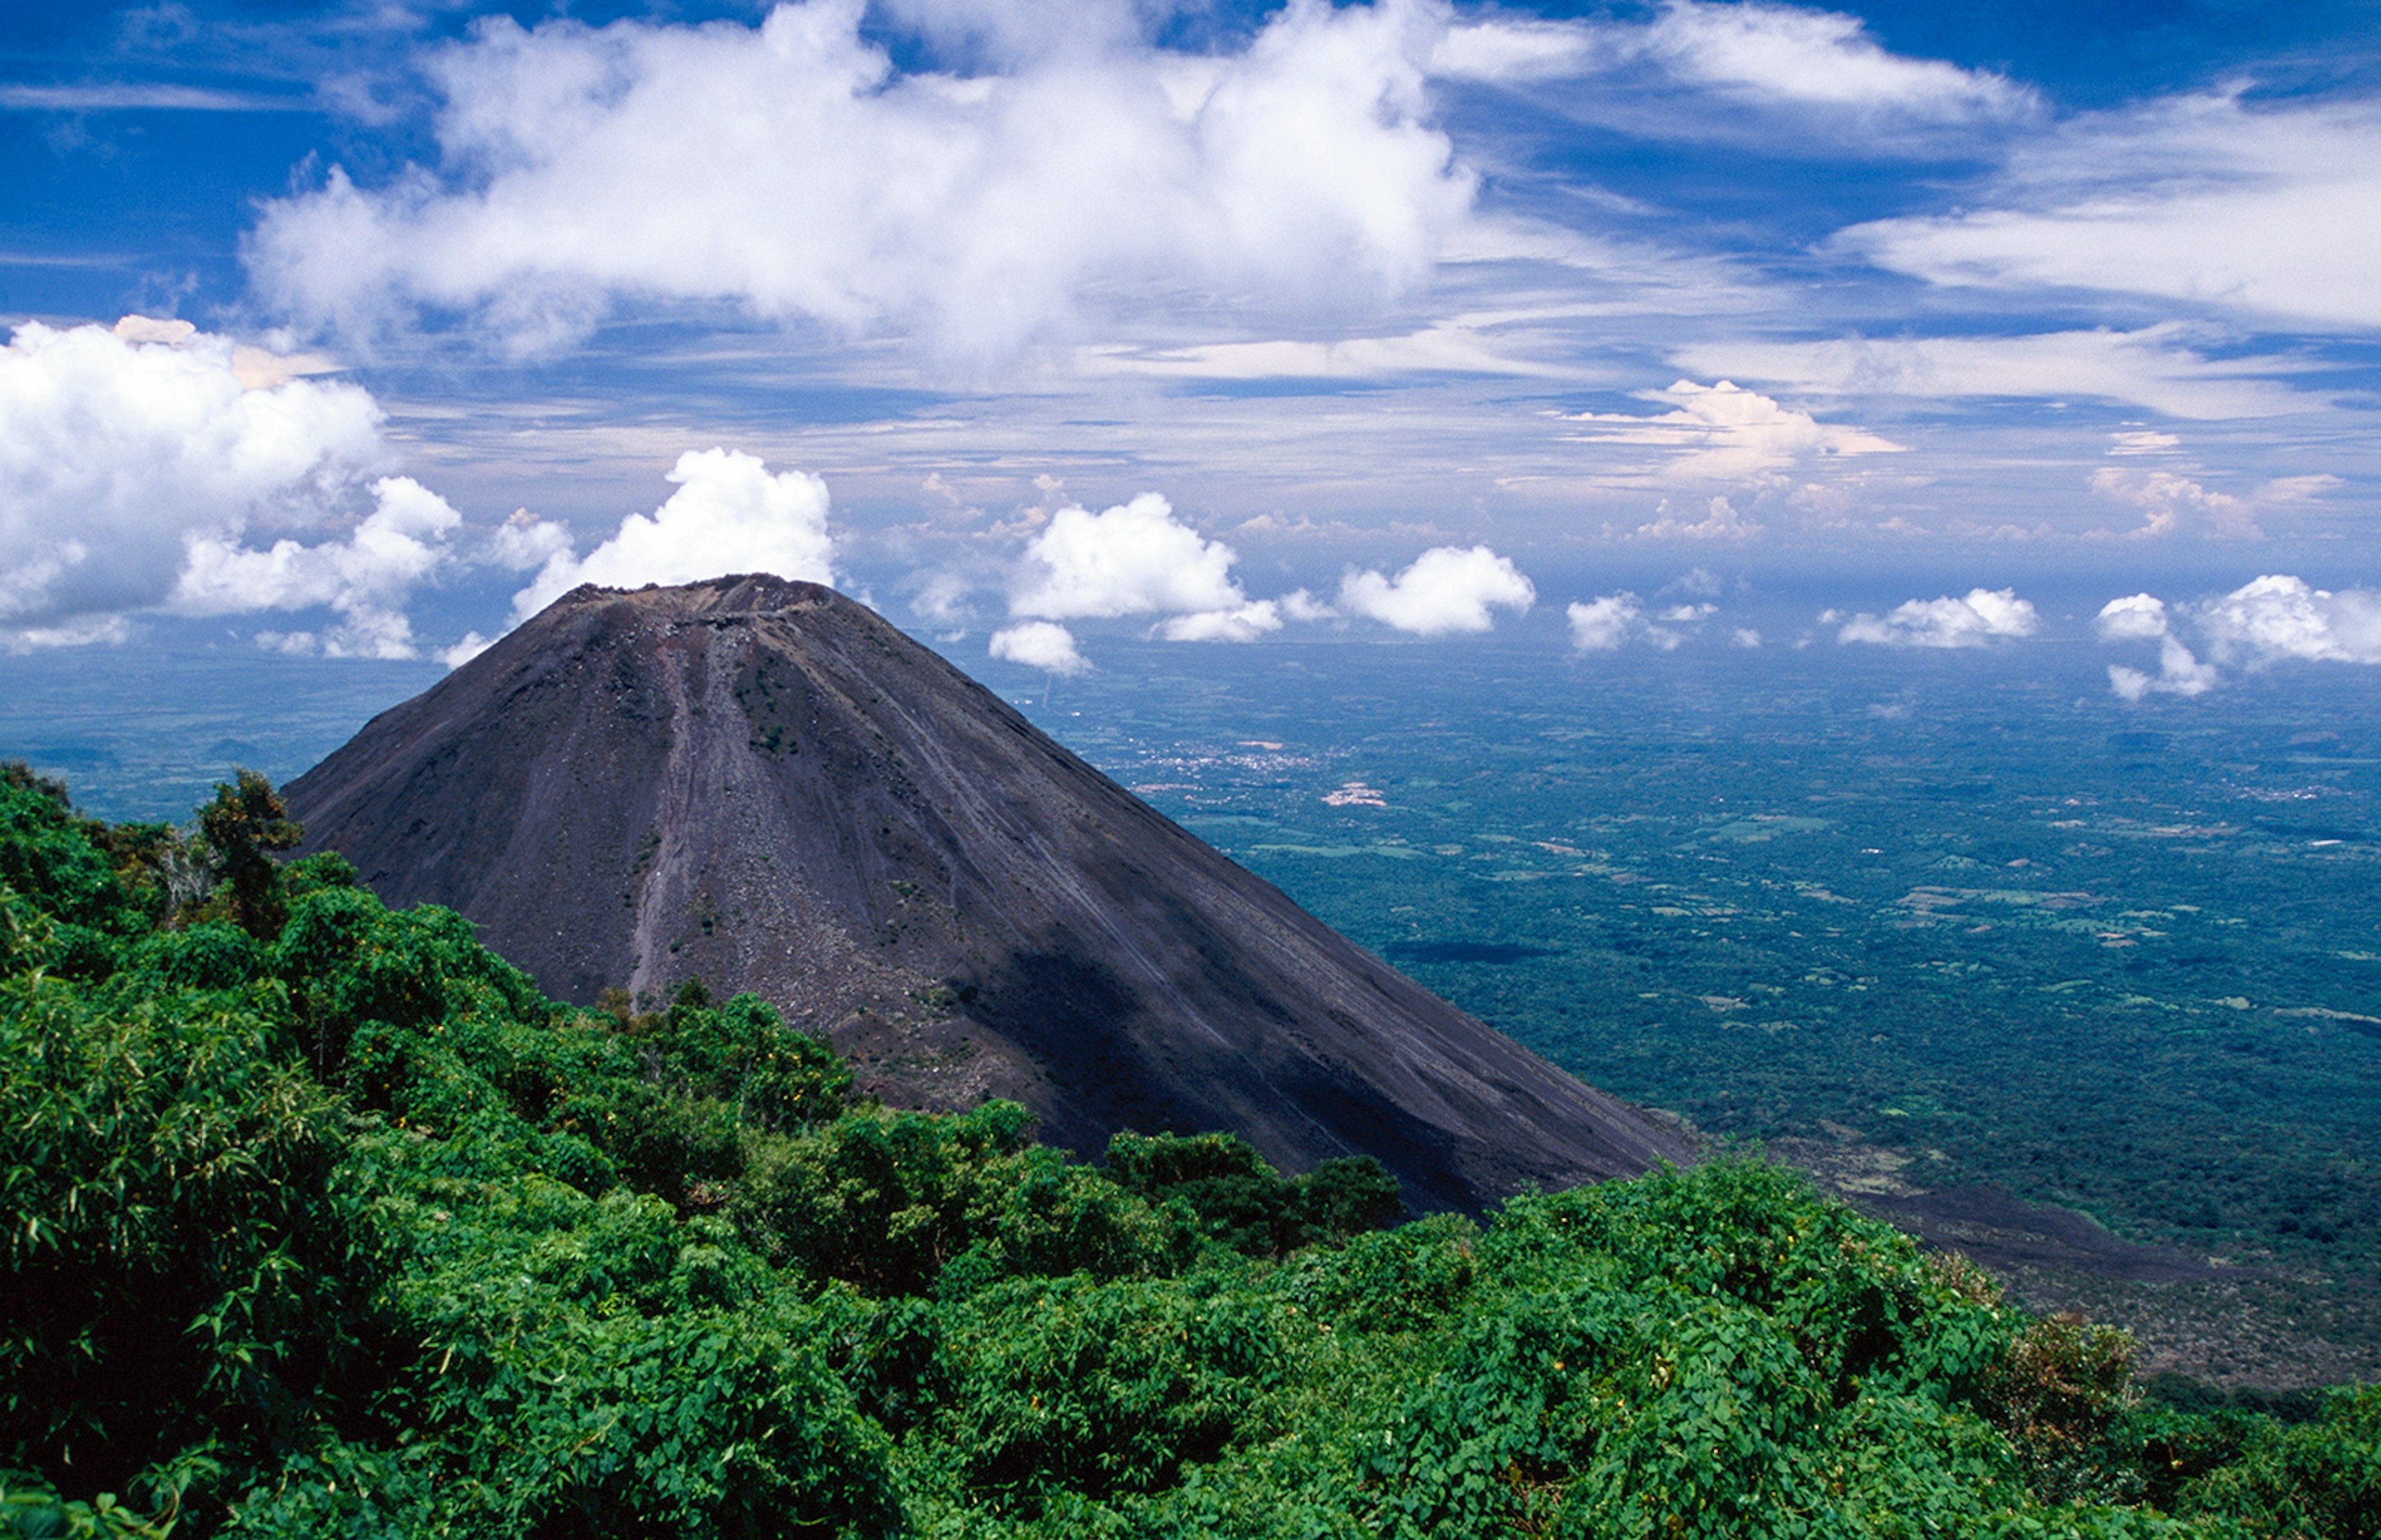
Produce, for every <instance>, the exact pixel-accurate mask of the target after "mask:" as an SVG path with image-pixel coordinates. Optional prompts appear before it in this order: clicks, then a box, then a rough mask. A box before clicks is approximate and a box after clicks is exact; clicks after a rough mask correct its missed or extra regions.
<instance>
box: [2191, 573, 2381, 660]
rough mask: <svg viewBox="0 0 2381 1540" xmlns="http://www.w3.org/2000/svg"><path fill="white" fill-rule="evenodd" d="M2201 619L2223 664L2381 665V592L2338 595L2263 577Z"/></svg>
mask: <svg viewBox="0 0 2381 1540" xmlns="http://www.w3.org/2000/svg"><path fill="white" fill-rule="evenodd" d="M2196 618H2197V620H2198V624H2199V629H2200V631H2201V633H2202V634H2203V635H2204V636H2205V637H2206V639H2207V642H2208V645H2209V649H2210V651H2211V652H2212V653H2213V654H2214V655H2215V657H2216V661H2217V662H2219V663H2231V662H2234V661H2236V660H2237V661H2239V662H2241V663H2244V664H2246V665H2247V666H2250V667H2252V668H2256V667H2262V666H2266V665H2269V664H2274V663H2278V662H2281V661H2283V660H2284V659H2288V658H2302V659H2306V660H2308V661H2311V662H2322V663H2381V593H2369V592H2366V591H2364V590H2363V589H2353V588H2351V589H2345V590H2342V591H2340V592H2338V593H2334V592H2332V591H2330V590H2328V589H2321V588H2316V587H2314V585H2312V584H2311V583H2309V582H2307V581H2306V580H2305V579H2303V578H2295V577H2288V576H2266V577H2261V578H2258V579H2255V580H2254V581H2250V582H2247V583H2243V584H2242V585H2241V587H2239V588H2236V589H2234V590H2233V591H2232V592H2231V593H2227V594H2225V595H2224V596H2223V597H2222V598H2220V599H2216V600H2215V601H2213V602H2212V603H2210V604H2208V605H2205V606H2204V608H2202V609H2200V611H2199V612H2198V615H2197V617H2196Z"/></svg>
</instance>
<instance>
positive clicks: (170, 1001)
mask: <svg viewBox="0 0 2381 1540" xmlns="http://www.w3.org/2000/svg"><path fill="white" fill-rule="evenodd" d="M295 835H296V831H295V829H294V827H293V826H292V825H289V824H288V822H287V818H286V816H285V814H284V813H283V810H282V809H281V807H280V804H279V802H278V800H277V798H276V797H275V794H274V792H273V790H272V788H270V787H269V786H268V785H266V784H265V783H264V782H263V780H262V779H261V778H260V777H256V776H250V775H243V776H241V777H240V778H239V780H238V784H236V785H231V786H226V787H225V788H222V789H221V791H220V793H219V794H218V796H217V798H216V800H215V801H214V803H213V804H211V805H210V806H208V807H206V808H204V809H202V810H201V813H200V815H199V819H198V821H197V824H196V825H195V826H194V827H193V828H191V829H189V830H175V829H172V828H168V827H165V826H162V825H115V826H108V825H100V824H97V823H94V822H92V821H88V820H84V819H81V818H79V817H78V816H76V815H75V813H73V811H72V809H71V807H70V806H69V804H68V802H67V797H66V794H65V792H64V790H63V789H62V788H59V787H57V786H55V784H53V783H49V782H45V781H43V780H40V779H38V778H36V777H34V776H31V775H30V774H28V773H26V772H24V771H23V769H22V768H21V767H13V768H10V769H9V770H7V771H6V773H5V774H0V1130H5V1138H0V1223H5V1227H6V1228H5V1236H6V1239H5V1242H0V1246H4V1247H5V1250H0V1268H5V1277H0V1299H5V1301H6V1305H5V1312H0V1327H5V1330H0V1471H5V1472H6V1474H5V1475H0V1534H6V1533H9V1531H10V1529H11V1528H13V1531H14V1533H16V1534H22V1535H28V1536H32V1535H53V1534H110V1535H134V1534H165V1533H168V1532H170V1533H173V1534H187V1535H215V1534H226V1535H232V1534H238V1535H276V1536H277V1535H293V1534H336V1535H355V1536H382V1535H387V1536H399V1535H405V1536H411V1535H445V1534H452V1535H469V1536H478V1535H486V1534H520V1535H530V1536H569V1535H605V1536H612V1535H618V1536H639V1535H663V1534H671V1535H678V1534H718V1535H727V1536H732V1535H836V1534H855V1535H876V1534H935V1535H939V1534H953V1535H959V1534H970V1535H973V1534H982V1535H987V1536H989V1535H1049V1536H1059V1535H1066V1536H1076V1535H1107V1534H1113V1535H1152V1536H1155V1535H1214V1536H1219V1537H1223V1536H1228V1537H1233V1540H1258V1537H1270V1536H1281V1537H1284V1540H1287V1537H1290V1536H1299V1537H1309V1536H1339V1535H1345V1536H1350V1537H1354V1536H1374V1535H1398V1536H1422V1535H1461V1536H1473V1535H1480V1536H1487V1535H1500V1534H1514V1535H1531V1534H1570V1535H1581V1536H1587V1535H1595V1536H1606V1535H1610V1536H1633V1535H1643V1536H1665V1537H1667V1536H1673V1535H1700V1536H1759V1535H1777V1536H1789V1535H1790V1536H1803V1535H1808V1536H1826V1535H1871V1534H1873V1535H1889V1536H1898V1535H1980V1534H1981V1535H1992V1534H2007V1535H2060V1534H2084V1535H2164V1534H2208V1535H2216V1534H2271V1535H2307V1536H2326V1537H2333V1536H2337V1537H2341V1540H2348V1537H2363V1536H2370V1535H2372V1534H2375V1533H2376V1532H2381V1389H2374V1388H2367V1389H2363V1390H2353V1391H2350V1390H2342V1391H2336V1392H2334V1393H2332V1395H2331V1396H2330V1397H2329V1398H2328V1399H2327V1400H2326V1402H2325V1403H2324V1404H2323V1405H2322V1406H2321V1408H2320V1409H2319V1411H2318V1412H2316V1414H2315V1415H2314V1416H2313V1417H2311V1418H2309V1419H2307V1420H2305V1421H2302V1422H2300V1423H2297V1424H2291V1425H2285V1424H2281V1423H2278V1422H2276V1421H2273V1420H2271V1419H2268V1418H2265V1417H2263V1416H2257V1415H2252V1414H2249V1413H2246V1412H2240V1411H2234V1410H2225V1409H2220V1408H2218V1409H2214V1410H2207V1409H2201V1410H2185V1409H2183V1408H2180V1407H2178V1406H2175V1405H2173V1404H2170V1403H2167V1402H2162V1401H2157V1400H2153V1399H2144V1398H2143V1397H2142V1396H2140V1395H2139V1394H2138V1392H2137V1391H2136V1390H2135V1389H2134V1388H2133V1387H2131V1382H2130V1345H2129V1343H2128V1342H2127V1340H2126V1339H2125V1338H2123V1337H2122V1336H2121V1335H2119V1334H2117V1333H2114V1332H2111V1331H2107V1330H2106V1329H2103V1328H2095V1327H2090V1326H2083V1325H2082V1324H2080V1323H2077V1322H2073V1321H2069V1320H2059V1319H2053V1320H2033V1319H2030V1318H2028V1317H2027V1316H2025V1315H2024V1314H2022V1313H2021V1312H2019V1311H2016V1310H2015V1309H2013V1308H2011V1307H2009V1306H2007V1305H2005V1304H2004V1303H2002V1302H2000V1300H1999V1298H1998V1295H1997V1292H1996V1289H1995V1288H1994V1286H1993V1285H1992V1283H1991V1281H1990V1280H1989V1279H1988V1278H1986V1277H1983V1276H1982V1275H1980V1274H1979V1273H1977V1272H1976V1271H1975V1270H1973V1269H1972V1268H1971V1267H1969V1266H1967V1265H1964V1264H1962V1263H1960V1261H1959V1260H1958V1259H1956V1258H1949V1257H1942V1256H1929V1255H1926V1254H1923V1253H1921V1252H1920V1251H1919V1250H1918V1249H1917V1248H1916V1247H1915V1246H1914V1245H1913V1244H1912V1243H1911V1242H1910V1241H1908V1240H1906V1239H1905V1238H1903V1237H1901V1236H1900V1235H1899V1234H1898V1233H1896V1232H1895V1231H1893V1230H1891V1229H1890V1228H1886V1227H1883V1226H1880V1225H1877V1224H1875V1223H1873V1222H1871V1221H1868V1220H1865V1219H1862V1218H1861V1217H1859V1216H1856V1215H1854V1214H1852V1213H1851V1212H1850V1211H1849V1210H1847V1209H1845V1208H1844V1207H1842V1206H1841V1205H1840V1204H1835V1203H1833V1202H1831V1201H1827V1200H1824V1199H1822V1198H1820V1197H1819V1196H1818V1195H1816V1194H1815V1193H1814V1192H1813V1191H1812V1190H1811V1189H1810V1188H1809V1187H1808V1186H1807V1185H1806V1184H1805V1183H1804V1182H1803V1181H1801V1179H1799V1178H1797V1177H1795V1176H1793V1175H1792V1174H1790V1173H1788V1172H1786V1171H1784V1170H1782V1169H1780V1168H1778V1167H1773V1166H1770V1165H1767V1164H1764V1163H1763V1162H1761V1161H1758V1160H1755V1159H1750V1158H1727V1159H1718V1160H1714V1161H1711V1162H1708V1163H1706V1164H1704V1165H1703V1166H1700V1167H1695V1168H1693V1169H1691V1170H1684V1171H1673V1170H1666V1171H1662V1172H1659V1173H1656V1174H1655V1175H1653V1176H1650V1177H1646V1178H1642V1179H1637V1180H1634V1181H1626V1182H1615V1183H1608V1184H1606V1185H1604V1186H1601V1187H1585V1188H1579V1189H1574V1190H1572V1191H1569V1192H1560V1193H1553V1194H1545V1195H1532V1196H1524V1197H1520V1198H1517V1199H1514V1200H1513V1201H1511V1202H1509V1203H1508V1204H1505V1205H1504V1206H1503V1208H1502V1209H1501V1210H1499V1211H1498V1212H1496V1214H1494V1215H1493V1216H1488V1217H1487V1218H1486V1219H1485V1220H1484V1221H1478V1222H1475V1221H1474V1220H1472V1219H1470V1218H1466V1217H1463V1216H1456V1215H1433V1216H1426V1217H1422V1218H1419V1219H1414V1220H1411V1221H1410V1222H1406V1223H1403V1224H1398V1225H1395V1226H1394V1227H1392V1228H1385V1227H1388V1226H1389V1222H1390V1221H1392V1220H1394V1219H1396V1218H1398V1216H1399V1215H1400V1213H1401V1209H1400V1205H1399V1204H1398V1198H1397V1196H1396V1193H1395V1191H1394V1188H1393V1187H1392V1185H1391V1184H1390V1183H1389V1182H1388V1181H1387V1180H1386V1177H1385V1176H1384V1175H1383V1173H1382V1172H1381V1171H1380V1170H1379V1168H1378V1167H1375V1166H1374V1165H1373V1164H1372V1163H1370V1162H1367V1161H1361V1160H1359V1161H1345V1162H1336V1163H1330V1164H1326V1165H1325V1166H1324V1167H1319V1168H1317V1169H1316V1170H1315V1171H1313V1172H1312V1173H1309V1174H1307V1175H1305V1176H1302V1177H1297V1178H1283V1177H1280V1176H1278V1175H1276V1173H1274V1172H1273V1171H1271V1170H1269V1169H1268V1168H1266V1167H1264V1164H1263V1163H1262V1162H1261V1161H1259V1160H1258V1159H1257V1158H1256V1157H1255V1156H1254V1155H1253V1154H1252V1152H1250V1151H1249V1150H1248V1149H1247V1148H1246V1146H1244V1145H1241V1144H1239V1143H1238V1142H1236V1141H1234V1140H1232V1139H1230V1138H1228V1137H1225V1136H1219V1135H1208V1136H1203V1137H1187V1136H1166V1135H1158V1136H1151V1137H1137V1136H1129V1135H1128V1136H1120V1137H1119V1138H1118V1139H1117V1141H1116V1143H1115V1144H1114V1145H1113V1146H1112V1147H1111V1148H1110V1150H1109V1152H1108V1156H1107V1159H1106V1162H1105V1165H1104V1166H1100V1167H1093V1166H1084V1165H1078V1164H1070V1163H1069V1162H1068V1161H1067V1160H1065V1159H1064V1158H1063V1157H1062V1156H1060V1155H1057V1154H1056V1153H1055V1152H1052V1151H1050V1150H1047V1149H1044V1148H1043V1147H1041V1146H1038V1145H1036V1144H1034V1143H1032V1138H1031V1135H1032V1128H1031V1124H1030V1120H1029V1119H1028V1118H1027V1117H1026V1116H1025V1115H1024V1114H1023V1113H1022V1112H1021V1111H1020V1109H1018V1108H1016V1107H1014V1106H1008V1105H1007V1104H1003V1103H997V1102H995V1103H991V1104H988V1105H986V1106H982V1107H979V1108H977V1109H975V1110H973V1111H971V1112H968V1113H965V1114H961V1115H955V1116H928V1115H922V1114H915V1113H904V1112H894V1111H888V1110H885V1109H884V1108H881V1107H878V1106H870V1105H864V1104H856V1103H854V1102H853V1100H852V1099H851V1097H850V1095H849V1084H850V1076H849V1071H848V1070H847V1069H846V1068H845V1067H844V1066H843V1065H842V1064H841V1063H840V1062H839V1061H838V1060H837V1059H836V1057H835V1055H834V1054H833V1053H832V1052H831V1051H830V1050H829V1049H828V1048H827V1047H826V1046H824V1045H822V1044H820V1043H818V1042H815V1041H813V1040H812V1039H810V1038H807V1037H805V1036H802V1035H801V1034H800V1033H795V1032H792V1031H790V1030H788V1028H786V1027H785V1026H784V1025H783V1024H782V1023H781V1022H780V1021H779V1020H778V1018H777V1017H776V1015H775V1012H774V1011H773V1010H771V1008H769V1007H768V1006H766V1005H765V1004H763V1002H761V1001H759V1000H758V999H755V998H752V997H751V996H745V997H740V998H737V999H733V1000H728V1001H726V1002H724V1003H722V1002H717V1001H714V1000H713V999H711V998H709V997H708V996H706V995H705V994H704V992H703V991H702V989H701V987H700V986H699V985H693V986H689V987H686V988H683V989H681V990H680V992H679V993H678V996H677V997H676V998H675V999H674V1000H672V1001H670V1002H669V1003H668V1004H667V1005H666V1006H665V1008H660V1009H641V1008H638V1005H637V1004H636V1003H635V1002H629V1001H627V1000H616V1001H615V1003H614V1004H613V1005H612V1007H611V1008H608V1009H604V1010H599V1011H583V1010H578V1009H573V1008H568V1007H565V1006H560V1005H557V1004H555V1003H554V1002H551V1001H549V1000H546V999H544V998H543V997H541V996H540V995H539V994H538V992H537V991H536V989H535V988H534V987H533V986H532V985H531V982H530V980H529V979H528V977H527V976H526V975H525V974H523V973H522V972H519V970H517V969H515V968H513V967H512V966H510V965H509V964H507V963H506V962H505V961H504V960H503V959H499V958H497V957H495V956H494V955H493V954H491V953H490V952H488V951H487V950H485V949H484V948H482V947H480V946H479V945H478V944H477V943H476V942H475V941H474V940H473V939H472V935H471V933H470V927H469V926H468V925H467V924H466V923H464V922H462V921H461V920H460V919H459V918H458V917H457V916H455V915H453V914H451V913H448V912H446V911H440V910H435V909H430V908H423V909H417V910H413V911H405V912H392V911H389V910H387V909H386V908H385V907H384V906H383V905H382V904H381V903H380V902H379V900H377V899H376V898H373V897H372V896H371V895H370V894H368V893H366V892H364V891H363V890H361V889H360V888H359V887H357V886H355V885H354V883H353V874H352V872H351V871H350V870H349V869H348V868H347V867H346V865H345V863H344V862H341V861H340V860H339V859H338V858H336V857H315V858H311V859H308V860H305V861H300V862H293V863H290V864H287V865H283V864H281V863H279V862H276V861H275V858H274V852H275V850H280V849H288V848H289V847H290V846H291V845H292V844H293V843H294V841H295Z"/></svg>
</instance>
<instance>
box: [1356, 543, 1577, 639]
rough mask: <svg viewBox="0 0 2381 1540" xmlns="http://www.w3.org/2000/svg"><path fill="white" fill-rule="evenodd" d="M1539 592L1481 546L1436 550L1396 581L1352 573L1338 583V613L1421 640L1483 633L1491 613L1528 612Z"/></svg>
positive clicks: (1491, 620)
mask: <svg viewBox="0 0 2381 1540" xmlns="http://www.w3.org/2000/svg"><path fill="white" fill-rule="evenodd" d="M1537 597H1538V591H1537V589H1536V588H1535V587H1534V586H1532V584H1531V582H1530V580H1529V579H1528V578H1526V577H1524V576H1522V575H1521V570H1520V568H1518V567H1515V566H1514V565H1513V564H1512V562H1510V561H1509V560H1508V559H1506V558H1505V557H1503V556H1498V555H1497V554H1496V552H1494V551H1492V550H1490V549H1489V548H1488V547H1487V546H1485V545H1474V546H1472V547H1471V549H1469V550H1465V549H1462V548H1460V547H1458V546H1453V545H1439V546H1434V547H1433V548H1432V549H1430V550H1427V551H1424V552H1423V553H1422V555H1421V556H1417V557H1415V558H1414V561H1413V564H1412V565H1411V566H1410V567H1408V568H1406V569H1405V570H1404V571H1402V572H1399V573H1398V575H1397V576H1396V577H1394V578H1392V577H1388V576H1386V575H1385V574H1383V573H1380V572H1377V571H1370V570H1366V571H1357V572H1350V573H1349V574H1348V575H1347V576H1346V577H1345V578H1343V579H1341V580H1340V582H1339V606H1338V607H1339V608H1340V610H1341V611H1343V612H1344V613H1346V614H1349V615H1361V616H1364V617H1368V618H1370V619H1374V620H1378V621H1380V622H1382V623H1383V624H1384V625H1388V626H1394V627H1396V628H1397V629H1398V630H1401V631H1412V632H1414V633H1416V634H1417V635H1421V636H1442V635H1445V634H1447V633H1448V632H1451V631H1484V630H1486V629H1489V628H1490V627H1491V626H1493V625H1494V624H1495V623H1496V621H1495V619H1494V617H1492V616H1490V614H1489V613H1488V612H1489V611H1490V610H1491V609H1492V608H1502V609H1510V610H1514V611H1516V612H1518V613H1520V614H1523V615H1526V614H1528V613H1529V610H1530V606H1531V605H1532V604H1534V603H1536V602H1537Z"/></svg>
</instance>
